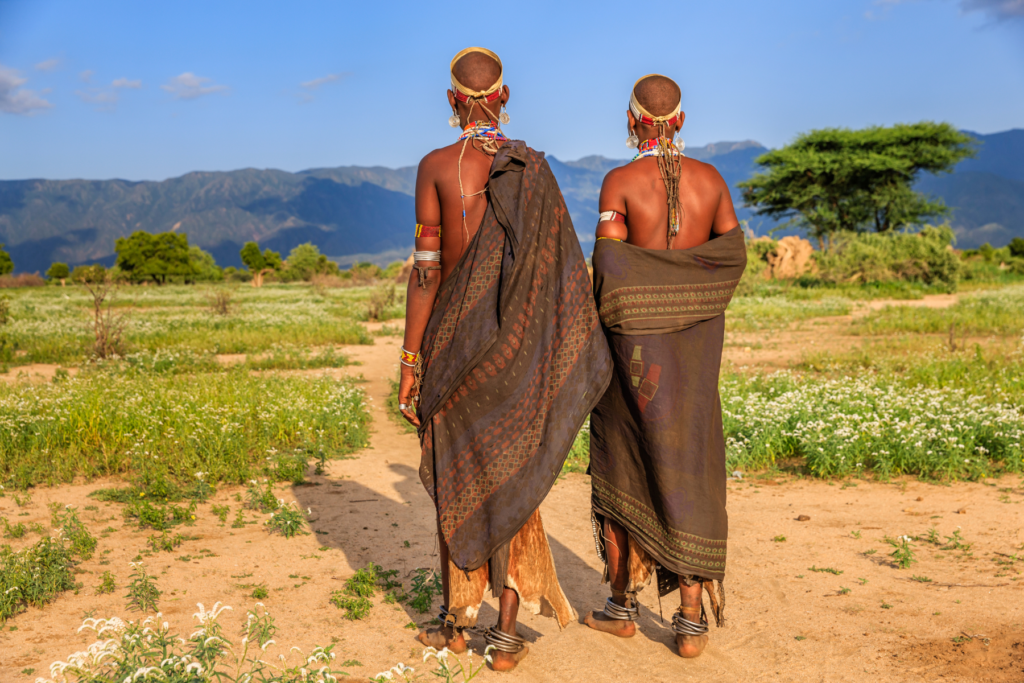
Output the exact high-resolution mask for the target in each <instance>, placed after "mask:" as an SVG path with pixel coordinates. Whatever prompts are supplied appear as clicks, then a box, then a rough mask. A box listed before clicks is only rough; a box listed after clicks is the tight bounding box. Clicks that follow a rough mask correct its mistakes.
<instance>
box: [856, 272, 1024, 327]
mask: <svg viewBox="0 0 1024 683" xmlns="http://www.w3.org/2000/svg"><path fill="white" fill-rule="evenodd" d="M950 326H953V328H954V330H955V332H956V334H958V335H964V334H966V335H972V336H978V335H1005V336H1009V335H1020V334H1021V333H1024V285H1020V284H1017V285H1013V286H1010V287H1004V288H1002V289H998V290H994V291H984V292H976V293H972V294H961V295H960V298H959V300H958V301H957V303H955V304H954V305H952V306H950V307H948V308H926V307H923V306H914V307H911V306H887V307H886V308H883V309H882V310H879V311H873V312H871V313H869V314H868V315H867V316H865V317H864V318H862V319H860V320H859V321H857V323H856V324H854V325H853V326H852V328H851V331H852V333H853V334H862V335H880V334H899V333H907V332H916V333H924V334H948V333H949V329H950Z"/></svg>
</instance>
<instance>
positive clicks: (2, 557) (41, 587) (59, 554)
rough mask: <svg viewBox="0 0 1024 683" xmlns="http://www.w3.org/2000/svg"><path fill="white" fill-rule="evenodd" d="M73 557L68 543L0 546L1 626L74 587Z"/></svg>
mask: <svg viewBox="0 0 1024 683" xmlns="http://www.w3.org/2000/svg"><path fill="white" fill-rule="evenodd" d="M74 566H75V560H74V556H73V554H72V553H71V550H70V548H69V547H68V544H67V542H66V541H64V540H62V539H59V538H49V537H47V538H42V539H40V540H39V541H38V542H37V543H36V544H35V545H33V546H31V547H29V548H25V549H24V550H19V551H17V552H15V551H13V550H11V548H10V547H9V546H3V547H0V624H2V623H4V622H5V621H7V620H8V619H10V618H11V617H12V616H14V615H15V614H17V613H19V612H21V611H23V610H24V609H25V607H26V606H27V605H32V606H35V607H40V606H42V605H45V604H46V603H48V602H52V601H53V600H55V599H56V598H57V596H58V595H60V594H61V593H63V592H64V591H68V590H72V589H74V588H75V587H76V586H75V580H74V574H73V569H74Z"/></svg>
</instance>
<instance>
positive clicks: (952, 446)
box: [720, 373, 1024, 480]
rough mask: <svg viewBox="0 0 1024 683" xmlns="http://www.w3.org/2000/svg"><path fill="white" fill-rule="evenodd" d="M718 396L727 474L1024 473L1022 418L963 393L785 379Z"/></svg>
mask: <svg viewBox="0 0 1024 683" xmlns="http://www.w3.org/2000/svg"><path fill="white" fill-rule="evenodd" d="M720 390H721V395H722V415H723V423H724V427H725V435H726V443H727V446H726V447H727V456H726V457H727V467H728V468H729V469H730V470H731V469H733V468H741V469H763V468H769V467H772V466H775V465H776V464H777V463H778V462H779V461H780V460H782V459H785V458H790V457H802V458H804V459H805V461H806V467H807V469H808V470H809V471H810V473H811V474H813V475H815V476H820V477H842V476H851V475H856V474H860V473H863V472H867V471H873V472H874V473H875V474H876V475H878V476H881V477H890V476H894V475H899V474H917V475H919V476H921V477H926V478H933V479H945V480H950V479H971V480H974V479H978V478H980V477H984V476H990V475H992V474H996V473H999V472H1006V471H1012V472H1020V471H1022V470H1024V461H1022V443H1021V442H1022V439H1024V410H1022V409H1021V408H1020V407H1017V406H1013V405H1009V404H1005V403H993V402H990V401H989V400H987V399H986V398H985V397H982V396H976V395H972V394H970V393H968V392H965V391H962V390H958V389H936V388H925V387H920V386H917V387H915V386H910V385H907V384H905V383H903V382H899V381H893V380H892V379H890V378H884V377H883V378H880V377H868V378H849V377H844V378H838V379H827V380H803V381H798V380H797V379H796V378H794V377H793V376H792V375H790V374H788V373H776V374H773V375H768V376H762V377H743V376H733V377H729V378H726V379H724V380H723V381H722V383H721V389H720Z"/></svg>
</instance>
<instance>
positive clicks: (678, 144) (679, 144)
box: [675, 138, 686, 152]
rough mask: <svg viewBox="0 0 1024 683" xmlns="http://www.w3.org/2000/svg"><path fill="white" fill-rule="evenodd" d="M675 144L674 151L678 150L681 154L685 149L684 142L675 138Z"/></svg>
mask: <svg viewBox="0 0 1024 683" xmlns="http://www.w3.org/2000/svg"><path fill="white" fill-rule="evenodd" d="M675 144H676V149H678V150H679V151H680V152H682V151H683V150H684V149H686V141H685V140H683V139H682V138H677V142H676V143H675Z"/></svg>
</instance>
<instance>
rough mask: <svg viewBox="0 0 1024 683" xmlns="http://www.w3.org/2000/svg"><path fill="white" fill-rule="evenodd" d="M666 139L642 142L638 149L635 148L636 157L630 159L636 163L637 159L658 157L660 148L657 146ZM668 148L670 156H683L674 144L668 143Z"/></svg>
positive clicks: (652, 139)
mask: <svg viewBox="0 0 1024 683" xmlns="http://www.w3.org/2000/svg"><path fill="white" fill-rule="evenodd" d="M667 139H668V138H651V139H650V140H644V141H643V142H642V143H640V147H638V148H637V155H636V156H635V157H633V158H632V159H631V161H636V160H637V159H643V158H644V157H660V156H661V147H660V146H659V145H658V141H659V140H667ZM668 148H669V150H671V152H672V156H685V155H684V154H683V153H682V152H680V151H679V149H678V148H677V147H676V146H675V143H673V142H672V141H669V143H668Z"/></svg>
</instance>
